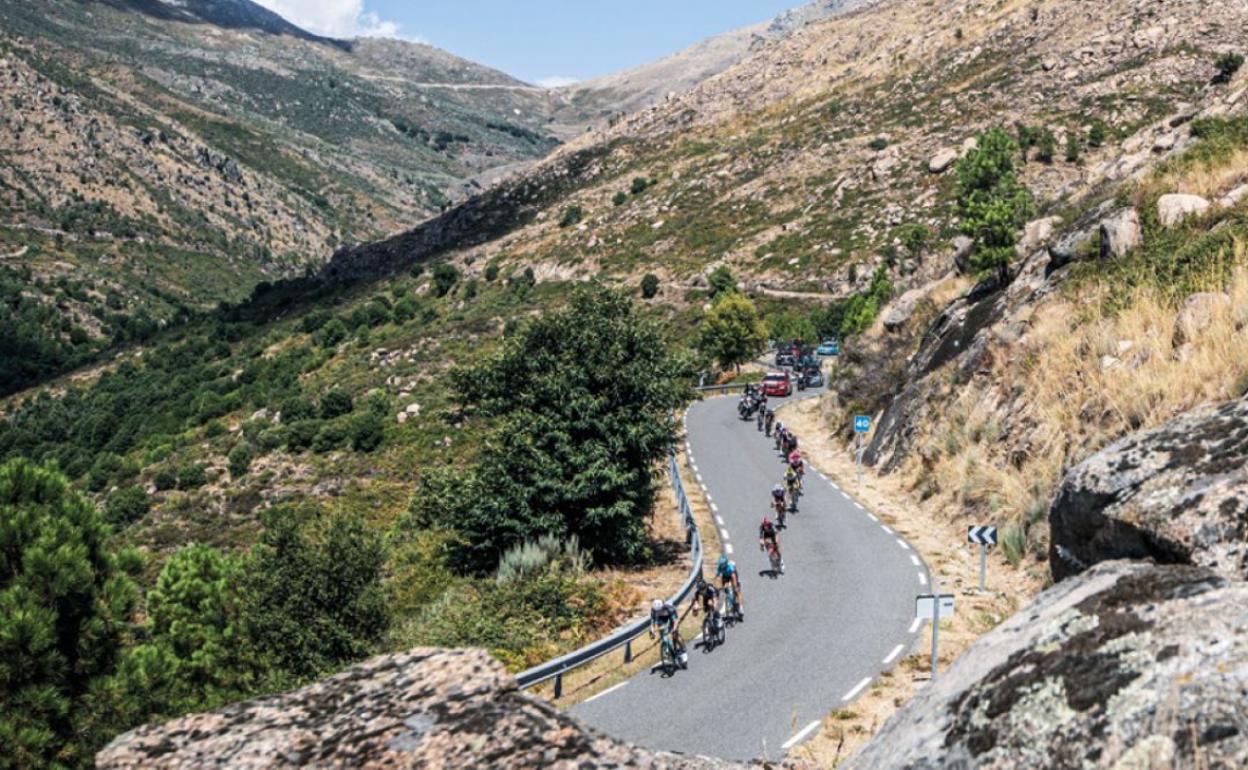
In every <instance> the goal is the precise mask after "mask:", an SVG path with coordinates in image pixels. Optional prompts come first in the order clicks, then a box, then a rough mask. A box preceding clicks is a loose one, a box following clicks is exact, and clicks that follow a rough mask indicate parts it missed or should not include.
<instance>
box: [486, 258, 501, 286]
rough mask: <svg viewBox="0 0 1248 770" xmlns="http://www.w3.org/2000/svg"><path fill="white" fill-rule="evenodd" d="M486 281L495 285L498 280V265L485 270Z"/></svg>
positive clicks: (491, 265) (489, 266)
mask: <svg viewBox="0 0 1248 770" xmlns="http://www.w3.org/2000/svg"><path fill="white" fill-rule="evenodd" d="M485 280H487V281H489V282H490V283H493V282H494V281H497V280H498V263H494V264H490V265H487V266H486V268H485Z"/></svg>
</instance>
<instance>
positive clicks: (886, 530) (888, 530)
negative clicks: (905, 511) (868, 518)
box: [880, 524, 893, 535]
mask: <svg viewBox="0 0 1248 770" xmlns="http://www.w3.org/2000/svg"><path fill="white" fill-rule="evenodd" d="M880 529H882V530H884V531H885V532H887V533H888V534H890V535H891V534H893V531H892V530H891V529H889V528H888V525H887V524H881V525H880Z"/></svg>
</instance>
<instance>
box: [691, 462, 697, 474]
mask: <svg viewBox="0 0 1248 770" xmlns="http://www.w3.org/2000/svg"><path fill="white" fill-rule="evenodd" d="M692 465H693V472H694V473H697V472H698V464H697V463H692Z"/></svg>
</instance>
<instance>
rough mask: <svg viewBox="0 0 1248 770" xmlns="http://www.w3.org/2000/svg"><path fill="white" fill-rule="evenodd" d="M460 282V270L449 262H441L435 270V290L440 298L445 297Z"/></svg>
mask: <svg viewBox="0 0 1248 770" xmlns="http://www.w3.org/2000/svg"><path fill="white" fill-rule="evenodd" d="M458 282H459V270H458V269H456V267H455V266H454V265H452V264H450V263H449V262H439V263H438V264H437V265H436V266H435V267H434V268H433V288H434V292H435V293H436V294H437V295H438V296H439V297H445V296H446V295H447V294H450V293H451V289H453V288H455V284H456V283H458Z"/></svg>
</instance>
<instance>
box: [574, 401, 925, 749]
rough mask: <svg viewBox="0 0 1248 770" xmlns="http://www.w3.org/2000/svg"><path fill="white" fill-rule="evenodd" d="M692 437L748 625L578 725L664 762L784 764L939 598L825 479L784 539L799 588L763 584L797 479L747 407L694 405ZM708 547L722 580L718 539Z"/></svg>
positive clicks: (584, 714) (908, 552)
mask: <svg viewBox="0 0 1248 770" xmlns="http://www.w3.org/2000/svg"><path fill="white" fill-rule="evenodd" d="M773 403H775V402H774V400H773ZM686 428H687V434H688V440H687V444H688V446H687V448H688V450H689V452H690V456H691V458H692V459H693V464H694V468H695V470H694V473H695V475H696V478H697V481H698V483H700V484H702V485H704V488H705V489H706V490H707V494H708V496H709V497H710V499H711V501H712V513H713V515H714V516H715V517H716V522H717V524H718V526H719V528H720V535H721V537H722V538H723V541H724V543H725V544H726V545H725V550H726V551H728V552H729V553H730V554H731V557H732V558H733V559H735V560H736V562H737V567H738V569H739V570H740V572H741V580H742V590H743V592H744V594H745V598H746V612H745V616H746V621H745V623H743V624H740V625H737V626H735V627H733V628H730V629H728V634H727V641H726V643H725V644H724V645H723V646H722V647H720V648H718V649H715V650H713V651H711V652H709V653H703V652H702V650H701V648H700V647H694V646H693V645H692V644H691V645H690V653H689V669H688V670H687V671H678V672H676V674H675V675H674V676H673V677H671V678H665V677H664V676H663V675H662V674H661V673H660V672H658V671H653V672H648V671H643V672H641V673H640V674H638V675H636V676H634V677H633V678H631V679H629V680H627V681H625V682H624V683H622V684H620V685H617V686H616V687H614V688H611V689H609V690H606V691H604V692H603V693H600V694H599V695H597V696H595V697H594V698H591V699H590V700H588V701H586V702H585V703H582V704H580V705H579V706H576V707H574V708H573V709H572V713H573V714H575V715H577V716H578V717H580V718H581V719H582V720H584V721H585V722H587V723H588V724H590V725H593V726H595V727H598V728H601V729H603V730H604V731H606V732H609V733H610V734H611V735H613V736H615V737H618V738H623V739H627V740H630V741H633V742H635V743H638V744H640V745H642V746H646V747H649V748H652V749H661V750H666V751H677V752H682V753H686V754H705V755H710V756H716V757H721V758H725V759H738V760H748V759H754V758H765V759H773V760H774V759H778V758H780V757H781V756H783V755H784V754H785V753H786V752H787V751H788V750H789V749H790V748H791V747H793V746H795V745H797V744H799V743H801V742H802V741H803V740H805V739H806V738H808V737H809V736H811V735H813V734H814V732H815V731H816V730H817V729H818V725H819V721H820V720H821V719H822V718H823V717H824V716H826V715H827V714H828V713H829V712H830V711H832V710H833V709H836V708H840V707H843V706H846V705H848V704H849V703H851V702H852V701H854V700H855V699H856V698H857V696H858V695H859V694H860V693H862V692H863V691H864V690H865V689H866V688H867V687H869V685H870V683H871V682H872V681H873V680H874V678H875V677H876V676H877V675H878V674H879V673H880V672H881V671H882V670H885V669H888V668H890V667H891V666H892V665H893V664H894V663H896V662H897V661H898V660H900V659H901V658H902V657H904V655H905V654H906V652H907V651H908V650H909V649H910V647H911V646H912V644H913V643H914V641H915V639H916V634H917V633H918V631H919V628H920V624H919V623H918V622H916V621H914V620H913V617H914V597H915V595H916V594H919V593H926V592H927V590H928V573H927V569H926V566H925V565H924V564H923V562H922V560H921V559H920V558H919V557H918V556H917V555H916V553H915V552H914V550H913V549H912V548H911V547H910V546H909V544H907V543H906V542H905V541H904V540H903V539H902V538H900V537H899V536H898V535H897V534H896V533H895V532H893V531H892V530H891V529H890V528H889V527H888V526H887V525H885V524H883V523H881V522H880V521H879V520H878V519H876V517H875V516H874V515H873V514H872V513H871V512H869V511H867V510H865V509H863V508H862V507H861V506H860V505H859V504H857V503H856V502H855V501H854V500H853V498H852V492H851V491H848V490H841V489H839V488H838V487H837V486H836V485H835V484H834V483H832V482H831V481H830V480H828V479H826V478H824V477H822V476H821V475H820V473H818V472H817V471H814V470H813V469H812V470H810V471H808V472H807V474H806V494H805V495H804V496H803V498H802V500H801V512H800V513H798V514H797V515H796V516H791V517H790V519H789V528H788V529H787V530H786V531H784V532H783V533H782V534H781V545H782V547H783V551H784V557H785V569H786V571H785V574H784V575H783V576H781V577H780V578H778V579H774V580H773V579H770V578H768V577H765V576H763V575H761V574H760V572H761V571H763V570H766V569H767V568H768V565H767V560H766V557H765V556H764V555H763V554H762V553H761V552H759V550H758V525H759V522H760V521H761V520H762V517H763V515H764V514H765V513H767V511H768V498H769V492H770V489H771V487H772V485H773V484H775V483H776V482H777V481H779V480H780V479H781V478H782V475H783V470H784V466H783V464H782V461H781V459H780V457H779V455H778V454H777V453H776V452H775V450H774V447H773V445H772V443H771V442H770V440H768V439H765V438H764V437H763V435H762V434H761V433H759V432H758V431H757V430H756V429H755V427H754V423H753V422H749V423H746V422H743V421H742V420H740V419H739V418H738V417H737V410H736V399H735V398H713V399H709V400H707V401H703V402H700V403H697V404H694V405H693V406H692V407H691V408H690V409H689V412H688V414H687V416H686ZM799 438H800V436H799ZM703 539H704V542H705V543H706V548H707V573H706V574H707V576H708V577H709V576H710V575H711V574H712V573H713V572H714V569H715V567H714V564H715V559H716V558H717V556H718V549H717V548H716V541H715V533H713V532H704V533H703ZM683 609H684V608H683V607H682V611H683Z"/></svg>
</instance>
